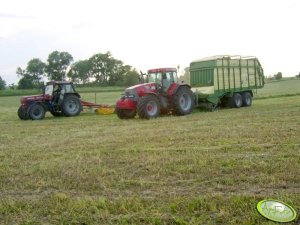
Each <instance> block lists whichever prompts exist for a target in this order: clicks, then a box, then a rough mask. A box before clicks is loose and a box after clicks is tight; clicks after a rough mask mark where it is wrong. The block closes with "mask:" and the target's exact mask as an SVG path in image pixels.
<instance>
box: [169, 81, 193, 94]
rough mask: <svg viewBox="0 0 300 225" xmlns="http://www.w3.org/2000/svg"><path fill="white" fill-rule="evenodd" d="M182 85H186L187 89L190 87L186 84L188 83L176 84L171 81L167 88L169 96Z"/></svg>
mask: <svg viewBox="0 0 300 225" xmlns="http://www.w3.org/2000/svg"><path fill="white" fill-rule="evenodd" d="M184 86H186V87H188V88H189V89H191V86H190V85H188V84H176V83H173V84H172V85H171V87H170V88H169V90H168V96H170V97H171V96H173V95H174V94H175V93H176V92H177V91H178V90H179V88H181V87H184Z"/></svg>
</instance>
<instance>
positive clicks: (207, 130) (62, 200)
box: [0, 80, 300, 225]
mask: <svg viewBox="0 0 300 225" xmlns="http://www.w3.org/2000/svg"><path fill="white" fill-rule="evenodd" d="M297 82H298V83H297ZM299 87H300V82H299V81H298V80H291V81H282V82H274V83H270V84H267V85H266V87H265V88H264V89H262V90H259V91H258V93H257V95H256V99H255V100H254V101H253V106H252V107H250V108H240V109H219V110H217V111H216V112H213V113H211V112H208V111H205V110H198V109H195V110H194V112H193V114H191V115H188V116H184V117H173V116H170V117H167V116H166V117H160V118H157V119H153V120H140V119H138V118H136V119H133V120H119V119H118V118H117V116H116V115H107V116H103V115H96V114H94V113H93V112H92V111H91V110H85V111H84V112H83V113H82V114H81V115H80V116H78V117H73V118H54V117H52V116H51V115H50V114H47V116H46V118H45V119H44V120H41V121H29V120H28V121H21V120H19V119H18V117H17V114H16V111H17V108H18V106H19V100H20V97H17V96H12V97H0V129H1V132H0V224H24V225H25V224H26V225H29V224H30V225H33V224H37V225H38V224H76V225H77V224H78V225H91V224H245V225H246V224H247V225H248V224H268V225H269V224H276V223H273V222H270V221H268V220H266V219H264V218H263V217H261V216H260V215H259V214H258V213H257V211H256V204H257V203H258V202H259V201H260V200H262V199H266V198H275V199H279V200H282V201H285V202H287V203H289V204H291V205H292V206H294V207H295V208H296V209H297V211H298V212H299V210H300V176H299V174H300V129H299V127H300V96H299ZM282 90H288V91H287V92H282ZM120 93H121V92H119V91H116V92H103V93H97V102H101V103H108V104H114V103H115V101H116V100H117V99H118V98H119V96H120ZM297 94H298V95H297ZM271 96H272V98H270V97H271ZM276 96H277V97H276ZM82 97H83V98H84V99H86V100H90V101H93V99H94V93H83V94H82ZM299 223H300V220H299V219H297V220H296V221H295V222H293V223H291V224H299Z"/></svg>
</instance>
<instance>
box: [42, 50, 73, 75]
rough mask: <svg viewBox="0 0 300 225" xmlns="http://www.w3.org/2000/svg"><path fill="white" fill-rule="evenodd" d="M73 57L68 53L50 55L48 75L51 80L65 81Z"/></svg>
mask: <svg viewBox="0 0 300 225" xmlns="http://www.w3.org/2000/svg"><path fill="white" fill-rule="evenodd" d="M72 61H73V57H72V55H71V54H70V53H68V52H59V51H54V52H52V53H50V54H49V56H48V59H47V65H46V73H47V76H48V78H49V79H50V80H64V79H65V78H66V71H67V68H68V67H69V65H70V64H71V62H72Z"/></svg>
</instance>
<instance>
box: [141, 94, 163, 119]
mask: <svg viewBox="0 0 300 225" xmlns="http://www.w3.org/2000/svg"><path fill="white" fill-rule="evenodd" d="M137 113H138V115H139V117H140V118H142V119H151V118H156V117H158V116H159V114H160V103H159V100H158V98H157V97H156V96H154V95H146V96H144V97H142V98H140V99H139V101H138V104H137Z"/></svg>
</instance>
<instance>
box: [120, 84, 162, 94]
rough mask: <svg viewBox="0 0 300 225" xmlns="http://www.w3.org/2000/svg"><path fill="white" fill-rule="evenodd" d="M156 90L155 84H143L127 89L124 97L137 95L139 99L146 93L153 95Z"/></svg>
mask: <svg viewBox="0 0 300 225" xmlns="http://www.w3.org/2000/svg"><path fill="white" fill-rule="evenodd" d="M156 90H157V84H156V83H145V84H137V85H134V86H132V87H129V88H127V89H126V90H125V95H130V94H134V93H135V94H137V95H138V96H139V97H141V96H144V95H145V94H147V93H153V92H156Z"/></svg>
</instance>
